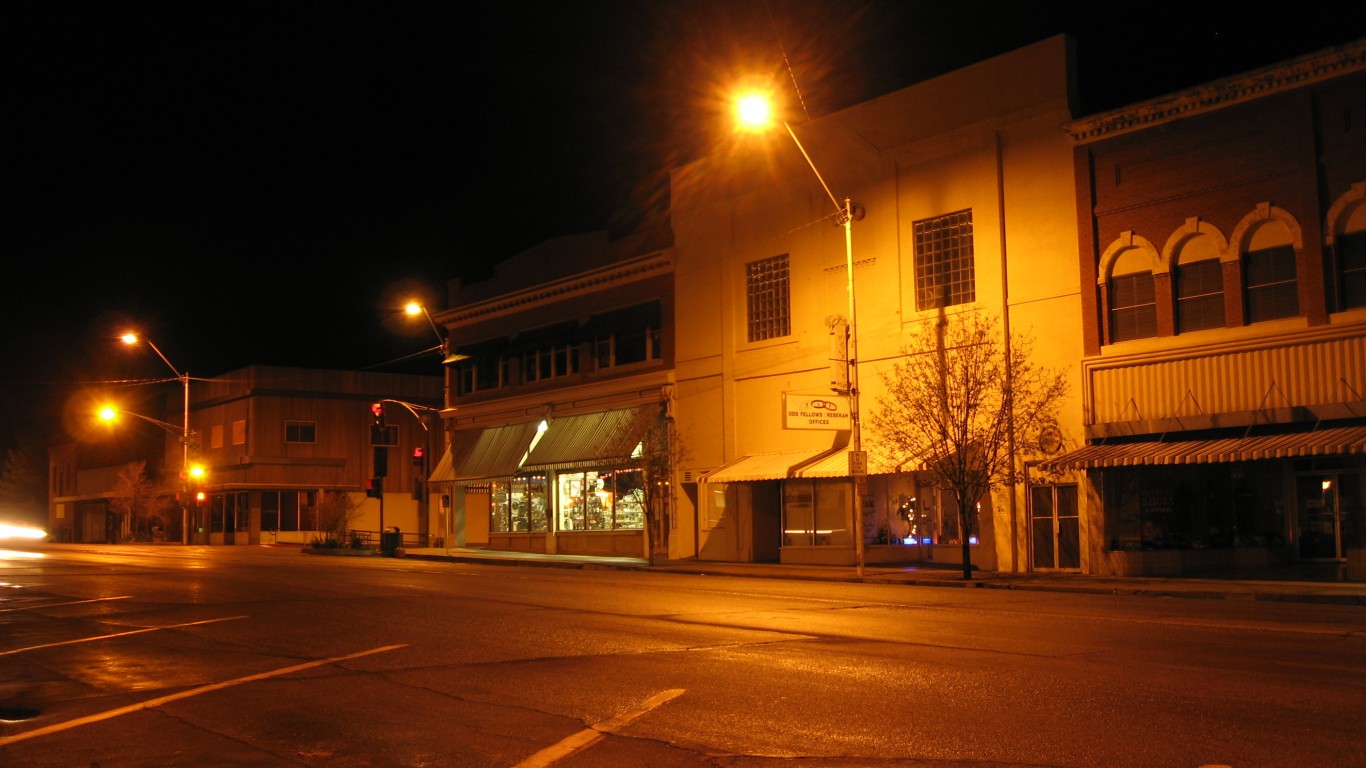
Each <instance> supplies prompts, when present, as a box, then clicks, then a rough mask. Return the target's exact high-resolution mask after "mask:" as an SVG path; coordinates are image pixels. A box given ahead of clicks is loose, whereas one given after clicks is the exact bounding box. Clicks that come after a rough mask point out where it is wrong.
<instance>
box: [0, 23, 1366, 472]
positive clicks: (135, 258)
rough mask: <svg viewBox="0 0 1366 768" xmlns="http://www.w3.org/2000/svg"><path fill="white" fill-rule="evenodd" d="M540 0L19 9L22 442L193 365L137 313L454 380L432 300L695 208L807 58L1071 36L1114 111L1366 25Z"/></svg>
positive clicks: (7, 175)
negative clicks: (508, 261)
mask: <svg viewBox="0 0 1366 768" xmlns="http://www.w3.org/2000/svg"><path fill="white" fill-rule="evenodd" d="M539 5H541V4H520V3H455V2H440V3H428V2H369V3H361V2H288V1H287V0H277V1H276V2H269V3H256V2H183V1H182V2H174V3H162V2H132V3H110V2H98V3H97V2H90V3H65V2H35V3H32V4H26V3H11V4H9V5H7V6H6V10H4V11H3V12H0V13H3V22H2V23H0V26H3V28H4V40H5V43H4V46H5V49H6V50H7V60H8V61H9V63H10V66H9V67H8V73H7V78H6V80H7V87H6V99H5V110H4V112H5V120H4V124H5V134H6V141H5V150H4V153H5V163H4V174H3V177H4V179H5V183H6V187H7V190H6V191H7V195H6V197H7V198H8V201H9V202H8V205H6V207H5V215H4V251H5V254H6V255H5V259H4V263H5V265H6V266H5V272H4V274H5V278H6V279H5V281H4V286H5V302H4V304H5V313H6V317H7V320H8V322H7V326H8V333H6V334H5V341H4V347H3V352H4V357H3V360H4V361H5V364H6V370H5V372H4V374H3V376H2V377H0V380H3V381H4V385H5V392H4V406H3V410H2V411H0V450H3V449H9V448H12V447H14V446H15V445H17V444H18V442H19V441H35V440H36V441H42V442H51V441H60V440H63V439H65V435H64V433H62V432H61V431H60V430H59V429H57V428H56V425H58V424H60V419H59V418H57V415H58V414H59V413H60V411H61V409H62V408H63V407H64V406H65V405H66V404H67V402H68V401H69V399H70V397H71V394H72V393H74V392H76V391H78V390H82V389H85V388H88V387H90V386H94V385H98V382H103V381H109V380H113V379H123V378H136V377H139V376H160V375H165V374H169V371H168V370H167V368H166V366H165V365H164V364H163V363H162V362H161V361H160V360H159V359H157V358H156V357H155V356H154V355H153V354H151V353H150V352H149V351H147V350H145V349H144V350H142V351H141V352H138V351H136V350H132V349H129V348H126V347H124V346H123V345H120V344H118V343H117V340H116V336H117V334H118V333H119V332H120V331H122V330H123V329H124V328H125V327H128V326H130V325H131V326H135V327H137V328H140V329H141V330H142V331H143V332H144V333H145V334H147V335H148V336H149V337H150V338H151V339H152V340H153V341H154V342H155V343H156V344H157V346H158V347H160V348H161V350H162V351H163V352H164V353H165V354H166V356H167V357H168V358H169V359H170V360H171V362H172V363H173V364H175V365H176V366H177V367H178V368H180V369H181V370H185V371H188V372H189V373H190V374H191V375H192V376H195V375H197V376H206V377H207V376H214V375H219V374H222V373H225V372H227V371H230V370H232V369H235V368H238V367H242V366H245V365H250V364H253V363H259V364H274V365H297V366H304V367H326V368H342V369H363V368H365V369H374V370H405V371H412V370H423V371H425V372H429V373H431V374H433V375H435V374H438V373H439V364H438V361H437V359H436V358H435V357H434V356H428V357H425V358H420V359H419V360H418V361H417V363H416V367H414V363H413V361H411V360H409V361H408V362H406V363H396V362H394V361H401V360H404V359H405V358H408V357H409V356H410V355H412V354H413V353H416V352H418V351H420V350H422V349H425V348H427V347H430V346H432V345H433V344H434V343H435V338H434V337H433V335H432V330H431V328H430V326H428V325H426V324H425V322H419V323H412V322H407V321H404V319H403V318H402V316H401V315H400V314H399V313H398V312H397V307H398V305H399V300H400V299H401V298H402V297H404V296H406V295H408V294H410V293H413V292H420V293H422V294H425V296H426V297H427V299H428V301H429V302H430V303H431V305H432V306H433V307H434V308H439V307H440V306H442V302H443V300H444V296H445V285H446V281H447V280H449V279H451V278H455V277H461V278H463V279H466V280H472V279H478V278H479V277H481V276H486V275H487V274H488V273H489V270H490V269H491V265H493V264H494V263H496V262H498V261H500V260H502V259H505V258H507V257H509V256H511V255H513V254H516V253H518V252H520V251H522V250H525V249H526V248H529V247H531V246H533V245H535V244H537V243H539V242H541V241H543V240H545V239H547V238H550V237H555V236H558V235H567V234H576V233H580V232H587V231H593V230H601V229H610V230H614V231H616V232H618V233H625V232H627V231H630V230H631V229H633V228H636V227H639V226H641V225H642V223H644V222H648V221H650V220H652V219H658V218H659V217H664V216H667V204H668V201H667V194H666V193H667V183H666V182H667V172H668V170H669V168H670V167H672V166H675V165H677V164H680V163H682V162H686V161H687V160H689V159H692V158H693V157H695V156H696V155H697V154H698V153H699V152H701V151H703V150H704V149H705V147H706V146H707V143H708V141H709V137H710V136H712V135H714V134H713V132H714V131H716V130H718V128H717V125H718V120H720V119H721V116H718V115H717V114H716V113H715V111H714V106H715V104H716V100H715V98H714V97H715V94H716V93H717V92H718V90H719V89H720V88H722V87H723V86H724V84H725V82H727V81H728V80H730V79H731V78H732V77H733V76H735V75H737V74H739V73H741V72H745V71H754V70H756V69H759V70H762V71H765V72H769V73H780V72H783V71H785V65H784V60H785V59H786V61H787V63H789V64H790V66H791V70H792V72H793V73H794V74H795V77H796V80H797V83H798V85H799V86H800V87H801V89H802V95H803V97H804V101H805V104H806V107H807V110H808V112H809V114H811V115H812V116H813V117H814V116H820V115H823V114H827V113H829V112H831V111H834V110H837V109H840V108H843V107H846V106H849V105H851V104H854V103H858V102H861V101H864V100H867V99H869V98H872V97H874V96H878V95H881V94H884V93H887V92H890V91H893V90H896V89H897V88H900V87H903V86H905V85H909V84H912V83H914V82H917V81H919V80H923V79H926V78H928V77H932V76H935V75H938V74H942V73H944V72H948V71H951V70H953V69H956V68H959V67H962V66H965V65H967V64H970V63H972V62H975V61H978V60H981V59H983V58H986V57H988V56H991V55H994V54H997V53H1001V52H1004V51H1007V50H1010V49H1013V48H1017V47H1019V46H1022V45H1027V44H1029V43H1032V42H1035V41H1037V40H1040V39H1043V38H1045V37H1048V36H1050V35H1053V34H1057V33H1061V32H1070V33H1073V34H1074V35H1075V36H1076V37H1077V39H1078V54H1079V76H1080V85H1081V88H1082V92H1083V98H1084V101H1083V104H1082V106H1083V111H1084V112H1087V113H1093V112H1097V111H1103V110H1106V109H1110V108H1113V107H1117V106H1122V105H1124V104H1127V103H1132V102H1134V101H1138V100H1141V99H1144V98H1149V97H1152V96H1156V95H1160V94H1162V93H1165V92H1168V91H1172V90H1176V89H1178V88H1182V87H1185V86H1189V85H1193V84H1196V83H1199V82H1203V81H1205V80H1208V79H1212V78H1215V77H1219V76H1222V75H1227V74H1233V73H1236V72H1240V71H1243V70H1246V69H1250V68H1253V67H1256V66H1260V65H1263V64H1268V63H1272V62H1276V61H1280V60H1283V59H1285V58H1290V57H1292V56H1295V55H1298V54H1301V53H1306V52H1309V51H1313V50H1317V49H1320V48H1323V47H1327V46H1329V45H1335V44H1340V43H1343V42H1346V41H1349V40H1351V39H1353V38H1355V37H1359V36H1360V35H1361V33H1362V31H1361V30H1360V29H1353V28H1352V27H1351V26H1350V25H1347V24H1332V23H1325V22H1324V19H1325V18H1331V17H1332V16H1333V15H1334V13H1335V12H1336V11H1334V10H1332V9H1337V8H1340V7H1341V6H1339V5H1338V4H1336V3H1324V4H1321V5H1322V8H1321V9H1320V10H1312V9H1313V7H1314V6H1315V5H1319V4H1314V3H1302V4H1300V5H1299V6H1296V7H1295V10H1296V11H1297V12H1298V13H1300V14H1301V15H1302V16H1303V17H1304V22H1303V25H1302V26H1303V28H1304V29H1303V31H1301V30H1296V29H1294V27H1295V24H1294V22H1291V23H1288V24H1287V23H1286V22H1285V19H1284V15H1283V14H1277V15H1276V16H1275V18H1274V19H1273V18H1272V17H1267V18H1257V19H1248V18H1246V16H1247V14H1246V13H1245V12H1242V11H1237V10H1234V9H1232V8H1231V7H1230V6H1228V5H1227V4H1226V3H1219V4H1209V5H1210V6H1211V9H1210V10H1202V7H1203V6H1202V4H1201V3H1183V4H1172V5H1170V7H1165V8H1164V4H1162V3H1157V4H1154V3H1145V4H1137V5H1133V6H1131V7H1129V8H1126V9H1125V10H1124V11H1123V13H1122V16H1123V18H1122V19H1120V18H1110V17H1109V16H1106V15H1101V16H1097V13H1103V12H1105V11H1106V10H1107V9H1114V8H1119V7H1121V6H1114V5H1111V4H1105V3H1088V4H1082V3H1017V2H996V3H993V2H978V1H973V0H966V1H963V2H954V3H944V2H933V3H930V2H885V1H884V2H860V1H858V0H851V1H850V2H844V3H839V2H830V1H828V0H827V1H826V2H815V1H811V0H794V1H789V2H778V1H777V0H774V1H773V2H768V3H762V2H744V1H743V0H734V1H732V2H717V1H716V0H698V1H696V2H642V1H640V0H636V1H635V2H621V1H619V0H595V1H593V2H563V3H559V4H555V5H554V6H553V7H552V8H550V9H545V8H539V7H537V6H539ZM26 6H27V7H26ZM1083 9H1090V10H1083ZM1096 9H1099V10H1096ZM1109 13H1111V14H1113V13H1114V11H1113V10H1110V11H1109ZM1177 34H1179V35H1181V37H1180V39H1174V37H1173V36H1174V35H1177Z"/></svg>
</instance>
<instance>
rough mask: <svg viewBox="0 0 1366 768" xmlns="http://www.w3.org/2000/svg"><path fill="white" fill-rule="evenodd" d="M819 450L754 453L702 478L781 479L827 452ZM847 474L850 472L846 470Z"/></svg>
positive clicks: (718, 480) (708, 480)
mask: <svg viewBox="0 0 1366 768" xmlns="http://www.w3.org/2000/svg"><path fill="white" fill-rule="evenodd" d="M828 450H830V449H828V448H823V449H821V450H818V451H788V452H785V453H754V454H750V455H748V456H742V457H740V458H738V459H736V460H734V461H732V462H730V463H728V464H722V465H721V466H720V467H717V468H716V469H713V470H712V471H710V472H708V473H707V474H705V475H703V476H702V477H701V478H700V479H701V481H702V482H704V483H743V482H750V481H754V480H780V479H782V478H785V477H792V474H791V472H792V468H793V467H795V466H798V465H800V464H805V463H806V462H809V461H811V460H812V459H815V458H817V457H818V456H820V455H821V454H823V453H826V452H827V451H828ZM845 474H848V471H847V470H846V472H845Z"/></svg>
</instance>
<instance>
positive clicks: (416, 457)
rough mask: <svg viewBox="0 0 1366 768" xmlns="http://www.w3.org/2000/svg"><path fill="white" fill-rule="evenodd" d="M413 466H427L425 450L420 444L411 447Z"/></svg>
mask: <svg viewBox="0 0 1366 768" xmlns="http://www.w3.org/2000/svg"><path fill="white" fill-rule="evenodd" d="M413 466H414V467H417V468H418V469H421V468H423V467H425V466H427V450H426V449H425V448H423V447H422V446H420V445H419V446H418V447H416V448H414V449H413Z"/></svg>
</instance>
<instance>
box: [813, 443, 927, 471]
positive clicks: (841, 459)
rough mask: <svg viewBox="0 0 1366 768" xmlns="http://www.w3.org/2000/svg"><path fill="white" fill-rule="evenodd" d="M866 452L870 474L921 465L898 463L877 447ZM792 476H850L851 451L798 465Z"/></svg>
mask: <svg viewBox="0 0 1366 768" xmlns="http://www.w3.org/2000/svg"><path fill="white" fill-rule="evenodd" d="M866 453H867V454H868V474H870V475H894V474H896V473H897V472H911V471H914V470H916V469H919V467H920V463H919V462H918V461H916V462H915V463H914V465H908V464H906V463H902V464H898V463H897V462H896V461H894V460H893V459H892V458H891V457H889V456H887V455H886V454H885V453H884V452H883V451H881V450H878V449H877V448H876V447H873V448H870V449H868V450H866ZM792 476H793V477H849V451H847V450H843V449H841V450H838V451H835V452H833V453H831V454H830V455H828V456H821V457H819V458H817V459H815V460H814V461H811V462H810V463H807V464H803V465H802V466H800V467H797V468H796V470H794V471H793V473H792Z"/></svg>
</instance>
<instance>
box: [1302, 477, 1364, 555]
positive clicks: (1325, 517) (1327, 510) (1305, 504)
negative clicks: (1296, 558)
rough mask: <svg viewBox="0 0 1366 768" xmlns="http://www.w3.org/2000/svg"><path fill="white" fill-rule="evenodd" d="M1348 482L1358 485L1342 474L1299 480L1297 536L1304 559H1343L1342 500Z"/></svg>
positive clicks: (1352, 479)
mask: <svg viewBox="0 0 1366 768" xmlns="http://www.w3.org/2000/svg"><path fill="white" fill-rule="evenodd" d="M1344 479H1346V480H1349V481H1352V482H1353V484H1354V485H1355V481H1356V478H1355V477H1352V476H1343V475H1338V474H1327V475H1301V476H1299V477H1297V478H1295V502H1296V504H1295V505H1296V512H1297V516H1296V518H1297V519H1296V527H1297V529H1298V530H1297V531H1296V533H1297V534H1298V536H1299V541H1300V543H1299V553H1300V559H1301V560H1337V559H1340V558H1341V557H1342V517H1341V513H1340V510H1339V504H1338V499H1339V496H1340V495H1341V494H1340V493H1339V490H1340V488H1341V482H1342V481H1343V480H1344Z"/></svg>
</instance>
